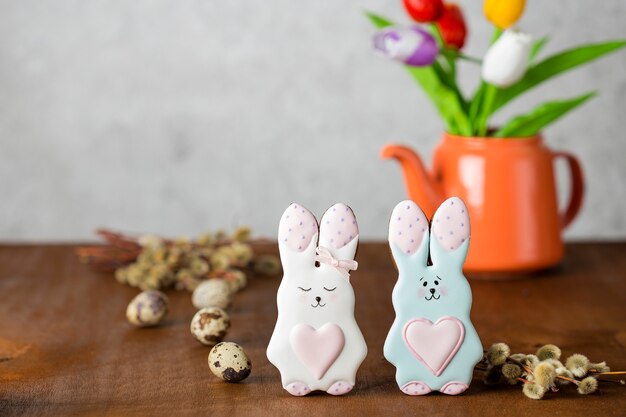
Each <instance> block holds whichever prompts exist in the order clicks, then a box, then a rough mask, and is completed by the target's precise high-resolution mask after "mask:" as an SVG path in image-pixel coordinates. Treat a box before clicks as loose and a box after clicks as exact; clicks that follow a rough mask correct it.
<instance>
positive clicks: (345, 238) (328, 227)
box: [320, 203, 359, 249]
mask: <svg viewBox="0 0 626 417" xmlns="http://www.w3.org/2000/svg"><path fill="white" fill-rule="evenodd" d="M358 235H359V226H358V224H357V223H356V217H354V213H353V212H352V209H351V208H350V207H348V206H346V205H345V204H342V203H337V204H335V205H334V206H332V207H331V208H329V209H328V210H326V213H324V216H322V220H321V221H320V242H321V241H322V239H323V240H324V242H326V243H327V244H330V245H331V246H332V247H334V248H335V249H340V248H343V247H344V246H346V245H347V244H348V243H350V242H352V241H353V240H354V239H355V238H356V237H357V236H358ZM320 244H321V243H320Z"/></svg>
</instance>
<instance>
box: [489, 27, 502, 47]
mask: <svg viewBox="0 0 626 417" xmlns="http://www.w3.org/2000/svg"><path fill="white" fill-rule="evenodd" d="M500 35H502V29H500V28H498V27H497V28H495V29H494V31H493V35H491V43H490V45H493V44H494V43H495V42H496V41H497V40H498V38H499V37H500Z"/></svg>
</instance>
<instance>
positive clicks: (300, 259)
mask: <svg viewBox="0 0 626 417" xmlns="http://www.w3.org/2000/svg"><path fill="white" fill-rule="evenodd" d="M318 235H319V243H318ZM358 240H359V228H358V225H357V223H356V218H355V217H354V213H352V210H351V209H350V208H349V207H348V206H346V205H344V204H335V205H334V206H332V207H331V208H329V209H328V210H327V211H326V213H324V216H323V217H322V219H321V221H320V225H319V229H318V224H317V221H316V219H315V217H314V216H313V214H311V212H310V211H308V210H307V209H306V208H304V207H302V206H301V205H300V204H292V205H290V206H289V207H288V208H287V210H285V213H284V214H283V217H282V218H281V220H280V225H279V228H278V247H279V250H280V258H281V261H282V264H283V270H284V276H283V279H282V282H281V284H280V287H279V288H278V294H277V303H278V319H277V321H276V327H275V328H274V333H273V334H272V338H271V340H270V343H269V346H268V347H267V357H268V359H269V360H270V362H271V363H272V364H274V366H276V367H277V368H278V370H279V371H280V374H281V380H282V385H283V387H284V388H285V389H286V390H287V391H288V392H289V393H290V394H292V395H295V396H302V395H306V394H309V393H310V392H312V391H316V390H321V391H326V392H328V393H329V394H332V395H343V394H346V393H348V392H350V391H351V390H352V388H353V387H354V382H355V376H356V372H357V369H358V368H359V366H360V365H361V362H363V359H365V355H366V354H367V346H366V345H365V340H364V339H363V335H362V334H361V330H360V329H359V326H358V325H357V323H356V321H355V319H354V291H353V290H352V286H351V285H350V270H355V269H356V268H357V263H356V262H355V261H354V255H355V253H356V248H357V244H358Z"/></svg>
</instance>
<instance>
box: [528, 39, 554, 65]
mask: <svg viewBox="0 0 626 417" xmlns="http://www.w3.org/2000/svg"><path fill="white" fill-rule="evenodd" d="M549 40H550V38H549V37H547V36H544V37H543V38H541V39H539V40H537V41H536V42H535V43H533V47H532V49H531V50H530V55H529V57H528V62H534V61H535V58H537V55H539V52H541V50H542V49H543V47H544V46H546V44H547V43H548V41H549Z"/></svg>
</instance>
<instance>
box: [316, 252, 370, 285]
mask: <svg viewBox="0 0 626 417" xmlns="http://www.w3.org/2000/svg"><path fill="white" fill-rule="evenodd" d="M316 252H317V255H316V256H315V260H316V261H318V262H321V263H325V264H327V265H330V266H334V267H335V268H337V271H339V273H341V275H343V277H344V278H346V279H347V278H350V271H356V269H357V268H358V267H359V264H358V262H357V261H355V260H352V259H337V258H335V257H334V256H333V254H332V253H330V250H329V249H328V248H325V247H323V246H318V247H317V250H316Z"/></svg>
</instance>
